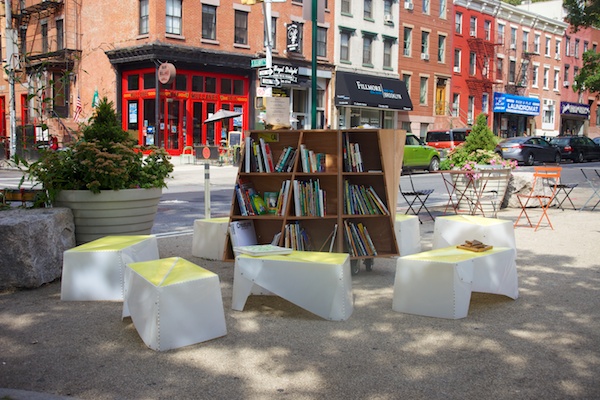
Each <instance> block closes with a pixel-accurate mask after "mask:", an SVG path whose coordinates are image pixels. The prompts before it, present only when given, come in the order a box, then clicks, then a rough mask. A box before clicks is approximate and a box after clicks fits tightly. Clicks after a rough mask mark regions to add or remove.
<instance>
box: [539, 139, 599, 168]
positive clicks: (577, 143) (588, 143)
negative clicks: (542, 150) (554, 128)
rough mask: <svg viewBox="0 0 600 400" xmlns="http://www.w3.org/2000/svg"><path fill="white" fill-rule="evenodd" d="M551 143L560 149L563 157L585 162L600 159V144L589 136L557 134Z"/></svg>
mask: <svg viewBox="0 0 600 400" xmlns="http://www.w3.org/2000/svg"><path fill="white" fill-rule="evenodd" d="M550 144H552V145H554V146H556V147H558V148H559V149H560V155H561V157H562V158H563V159H566V160H573V161H574V162H584V161H589V160H598V159H600V146H599V145H597V144H596V143H594V141H593V140H592V139H590V138H589V137H587V136H556V137H555V138H553V139H552V140H551V141H550Z"/></svg>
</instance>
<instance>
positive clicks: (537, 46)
mask: <svg viewBox="0 0 600 400" xmlns="http://www.w3.org/2000/svg"><path fill="white" fill-rule="evenodd" d="M533 52H534V53H535V54H540V35H539V34H538V33H536V34H535V36H534V37H533Z"/></svg>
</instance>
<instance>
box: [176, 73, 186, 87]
mask: <svg viewBox="0 0 600 400" xmlns="http://www.w3.org/2000/svg"><path fill="white" fill-rule="evenodd" d="M175 90H187V76H186V75H177V77H176V78H175Z"/></svg>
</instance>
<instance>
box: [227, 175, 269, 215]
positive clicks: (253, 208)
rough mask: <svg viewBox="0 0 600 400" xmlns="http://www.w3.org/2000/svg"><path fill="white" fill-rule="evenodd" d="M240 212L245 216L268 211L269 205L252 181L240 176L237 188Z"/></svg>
mask: <svg viewBox="0 0 600 400" xmlns="http://www.w3.org/2000/svg"><path fill="white" fill-rule="evenodd" d="M234 190H235V192H236V198H237V201H238V206H239V208H240V214H242V215H243V216H249V215H263V214H267V213H268V208H267V205H266V204H265V201H264V200H263V198H262V197H261V195H260V194H259V193H258V192H257V191H256V189H255V188H254V185H253V184H252V182H251V181H249V180H246V179H242V178H239V179H238V183H236V185H235V188H234Z"/></svg>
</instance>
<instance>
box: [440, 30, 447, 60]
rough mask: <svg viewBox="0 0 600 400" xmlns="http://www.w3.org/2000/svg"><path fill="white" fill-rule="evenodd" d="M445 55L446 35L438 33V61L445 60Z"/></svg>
mask: <svg viewBox="0 0 600 400" xmlns="http://www.w3.org/2000/svg"><path fill="white" fill-rule="evenodd" d="M445 57H446V36H444V35H438V62H441V63H443V62H445Z"/></svg>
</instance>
